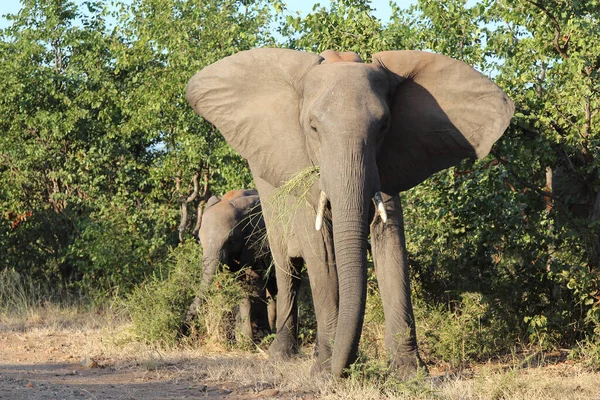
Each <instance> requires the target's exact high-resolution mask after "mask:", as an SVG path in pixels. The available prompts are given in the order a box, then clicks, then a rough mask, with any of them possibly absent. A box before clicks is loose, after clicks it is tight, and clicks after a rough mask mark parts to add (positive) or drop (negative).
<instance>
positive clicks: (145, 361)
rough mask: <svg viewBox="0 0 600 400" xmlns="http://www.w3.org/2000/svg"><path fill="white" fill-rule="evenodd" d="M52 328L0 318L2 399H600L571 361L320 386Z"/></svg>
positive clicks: (102, 327) (72, 328) (228, 356)
mask: <svg viewBox="0 0 600 400" xmlns="http://www.w3.org/2000/svg"><path fill="white" fill-rule="evenodd" d="M38 318H39V319H40V320H43V319H44V316H43V315H42V316H41V317H38ZM49 320H50V321H53V322H51V323H50V324H48V323H47V322H39V323H37V322H36V318H33V319H32V318H28V319H27V320H26V321H18V322H11V321H8V322H7V321H3V320H1V319H0V400H4V399H6V400H25V399H27V400H41V399H44V400H59V399H60V400H63V399H67V400H71V399H127V400H137V399H140V400H142V399H143V400H155V399H165V400H172V399H233V400H246V399H255V398H264V399H273V398H276V399H284V400H291V399H296V400H301V399H303V400H313V399H316V398H331V399H350V398H352V399H361V400H363V399H374V400H379V399H388V398H399V399H431V398H435V399H461V400H471V399H473V400H479V399H527V400H541V399H543V400H547V399H561V400H562V399H582V400H583V399H592V400H600V373H594V372H591V371H588V370H586V369H584V368H581V367H580V366H578V365H577V364H576V363H574V362H572V361H567V360H564V359H563V360H561V361H559V362H549V361H550V360H549V359H548V358H546V359H544V360H542V361H543V363H542V364H544V365H541V364H540V363H538V362H537V361H539V357H537V358H536V360H537V361H536V363H530V362H528V363H524V362H523V360H522V359H521V360H520V361H515V362H514V363H512V364H507V365H499V364H497V363H493V364H482V365H478V366H475V367H474V368H471V369H469V370H463V371H461V372H460V373H459V374H456V373H455V372H448V371H444V370H443V368H440V366H438V367H437V368H431V369H430V373H431V375H430V377H429V378H428V379H426V381H425V383H423V382H421V383H420V384H419V385H417V386H415V385H411V384H407V385H405V386H404V387H401V388H400V389H398V388H397V387H395V388H392V389H389V390H388V388H386V383H385V382H383V384H382V383H381V382H379V383H376V382H373V381H369V378H368V377H365V378H363V379H359V380H352V379H346V380H342V381H336V382H333V381H332V380H331V379H323V378H318V379H317V378H315V377H314V376H312V375H311V373H310V368H311V365H312V360H311V358H310V357H309V356H306V357H304V358H299V359H295V360H292V361H288V362H275V361H272V360H268V357H267V356H266V355H265V354H264V353H261V352H260V351H258V352H257V353H249V352H245V353H243V352H238V353H235V352H231V351H225V350H224V349H221V350H219V349H211V350H208V349H194V348H191V349H185V348H183V349H174V350H169V351H164V350H160V351H159V350H156V349H152V348H149V347H148V346H145V345H143V344H140V343H139V342H136V341H133V340H131V338H130V337H129V338H128V337H127V328H126V326H125V327H124V326H123V324H111V323H107V322H106V321H105V320H102V319H98V318H95V317H92V321H91V322H86V321H83V322H82V321H77V322H75V323H73V322H72V316H70V315H61V316H60V318H58V319H56V318H49ZM534 364H537V365H534Z"/></svg>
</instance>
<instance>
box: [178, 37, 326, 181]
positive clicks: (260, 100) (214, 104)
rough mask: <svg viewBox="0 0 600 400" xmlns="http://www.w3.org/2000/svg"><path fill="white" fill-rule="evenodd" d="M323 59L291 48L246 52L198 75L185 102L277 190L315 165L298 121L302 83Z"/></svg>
mask: <svg viewBox="0 0 600 400" xmlns="http://www.w3.org/2000/svg"><path fill="white" fill-rule="evenodd" d="M321 60H322V58H321V57H320V56H318V55H316V54H310V53H304V52H299V51H294V50H287V49H266V48H265V49H253V50H248V51H243V52H240V53H237V54H235V55H232V56H230V57H226V58H224V59H222V60H220V61H218V62H216V63H214V64H212V65H209V66H208V67H206V68H204V69H203V70H201V71H200V72H198V73H197V74H196V75H194V76H193V77H192V79H190V81H189V83H188V85H187V88H186V97H187V100H188V102H189V103H190V104H191V106H192V108H193V109H194V111H195V112H196V113H197V114H199V115H200V116H202V117H203V118H205V119H206V120H207V121H209V122H211V123H213V124H214V125H215V126H216V127H217V128H218V129H219V131H220V132H221V133H222V134H223V136H224V137H225V139H226V140H227V142H228V143H229V144H230V145H231V146H232V147H233V148H234V149H235V150H236V151H237V152H239V153H240V154H241V155H242V157H244V158H246V159H247V160H248V162H249V164H250V168H251V169H252V173H253V174H255V175H258V176H260V177H261V178H263V179H264V180H265V181H267V182H269V183H270V184H272V185H274V186H276V187H278V186H280V185H281V184H282V183H283V182H285V181H287V180H288V179H289V178H290V177H292V176H294V175H295V174H296V173H297V172H298V171H300V170H301V169H303V168H306V167H308V166H310V165H311V162H310V160H309V157H308V155H307V153H306V145H305V140H304V135H303V132H302V130H301V128H300V122H299V112H300V111H299V110H300V95H299V84H300V81H301V80H302V78H303V76H304V75H305V74H306V72H307V71H308V70H309V69H310V68H311V67H312V66H314V65H316V64H319V63H320V62H321Z"/></svg>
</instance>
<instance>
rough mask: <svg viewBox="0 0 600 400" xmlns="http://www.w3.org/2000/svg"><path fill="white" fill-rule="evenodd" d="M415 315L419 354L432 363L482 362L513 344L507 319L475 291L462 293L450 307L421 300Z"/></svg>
mask: <svg viewBox="0 0 600 400" xmlns="http://www.w3.org/2000/svg"><path fill="white" fill-rule="evenodd" d="M415 314H416V315H415V318H416V319H417V331H418V332H419V335H420V337H421V346H422V347H421V348H422V349H423V353H424V354H425V355H426V356H427V357H428V358H429V359H430V360H431V361H434V362H436V363H439V362H444V363H448V364H449V365H450V366H451V367H458V366H463V365H465V364H468V363H469V362H472V361H485V360H487V359H490V358H494V357H496V356H498V355H499V354H506V353H508V352H509V350H510V349H511V347H512V346H513V345H514V340H515V338H514V337H511V334H510V329H509V325H508V324H507V321H506V320H504V319H503V318H502V316H500V315H498V314H497V311H496V310H495V309H494V307H492V306H491V305H490V304H489V303H488V302H486V300H485V298H484V297H483V296H482V295H480V294H478V293H468V292H465V293H463V294H462V295H461V298H460V301H457V302H456V303H454V304H452V307H450V308H448V307H446V306H445V305H427V304H423V303H422V304H419V305H417V306H416V307H415Z"/></svg>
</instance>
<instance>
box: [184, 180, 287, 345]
mask: <svg viewBox="0 0 600 400" xmlns="http://www.w3.org/2000/svg"><path fill="white" fill-rule="evenodd" d="M199 238H200V244H201V245H202V253H203V257H202V281H201V284H200V290H199V292H198V294H197V295H196V297H195V299H194V301H193V303H192V305H191V306H190V308H189V310H188V313H187V317H186V322H187V323H190V322H191V321H192V320H193V319H194V318H195V317H196V316H197V315H198V312H199V308H200V305H201V303H202V301H203V297H204V296H205V294H206V291H207V289H208V287H209V285H210V284H211V282H212V280H213V277H214V276H215V274H216V272H217V270H218V268H219V266H220V265H221V264H225V265H227V266H228V267H229V270H230V272H232V273H237V272H239V271H241V270H243V269H245V273H244V274H242V275H241V276H240V278H241V279H242V280H243V281H244V283H245V284H244V287H245V290H246V295H245V296H244V298H243V299H242V301H241V302H240V304H239V312H238V317H237V320H238V331H239V333H241V334H242V335H244V336H246V337H248V338H254V336H255V335H254V333H255V332H260V331H263V332H264V331H267V332H272V331H273V330H274V329H275V315H276V311H275V303H274V300H273V298H274V296H275V294H276V292H277V285H276V284H275V275H274V273H271V271H270V270H269V267H270V266H271V253H270V250H269V246H268V242H267V239H266V230H265V223H264V219H263V216H262V210H261V206H260V198H259V196H258V192H257V191H256V190H254V189H247V190H232V191H230V192H227V193H226V194H225V195H224V196H223V197H221V198H219V197H217V196H213V197H211V198H210V199H209V200H208V202H207V204H206V207H205V209H204V213H203V215H202V223H201V225H200V232H199ZM269 275H270V276H269Z"/></svg>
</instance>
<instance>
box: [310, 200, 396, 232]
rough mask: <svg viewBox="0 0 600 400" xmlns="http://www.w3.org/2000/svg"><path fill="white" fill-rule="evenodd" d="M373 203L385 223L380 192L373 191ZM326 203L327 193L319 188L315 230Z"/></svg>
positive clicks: (319, 228) (385, 213) (321, 220)
mask: <svg viewBox="0 0 600 400" xmlns="http://www.w3.org/2000/svg"><path fill="white" fill-rule="evenodd" d="M373 203H375V211H376V212H377V215H379V218H381V221H383V223H384V224H385V223H386V222H387V219H388V218H387V212H386V211H385V205H384V204H383V200H382V197H381V192H380V191H377V192H375V195H374V196H373ZM326 205H327V194H326V193H325V192H324V191H322V190H321V194H320V195H319V203H318V205H317V217H316V219H315V229H316V230H317V231H320V230H321V227H322V226H323V214H324V213H325V206H326Z"/></svg>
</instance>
